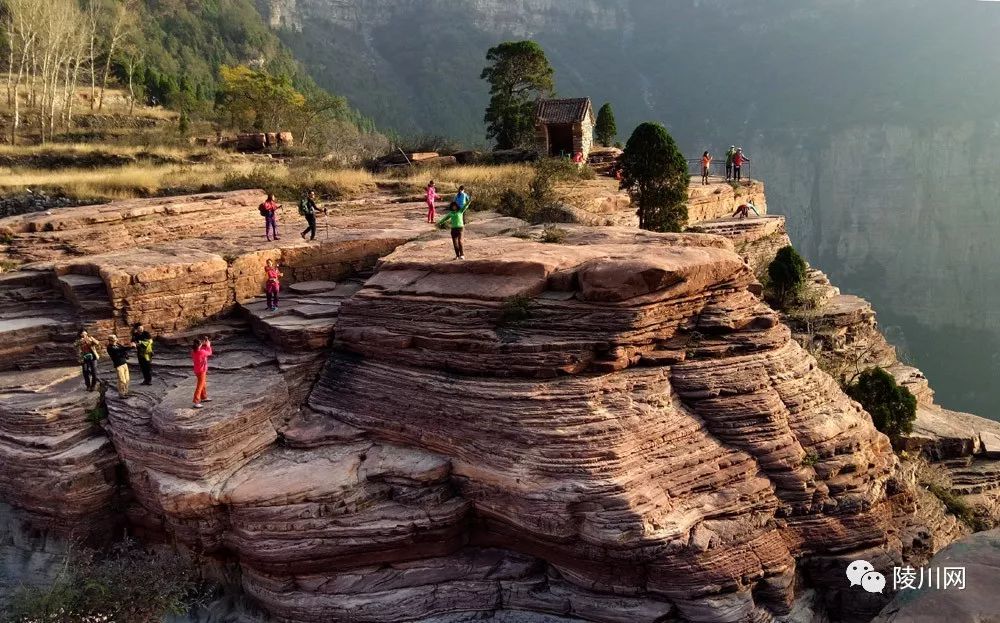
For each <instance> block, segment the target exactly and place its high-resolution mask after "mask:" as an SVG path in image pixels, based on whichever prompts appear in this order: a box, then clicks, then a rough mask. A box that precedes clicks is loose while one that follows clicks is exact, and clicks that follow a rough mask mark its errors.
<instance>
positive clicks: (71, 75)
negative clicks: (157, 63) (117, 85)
mask: <svg viewBox="0 0 1000 623" xmlns="http://www.w3.org/2000/svg"><path fill="white" fill-rule="evenodd" d="M138 8H139V0H84V1H83V2H80V1H78V0H46V1H44V2H39V1H38V0H2V2H0V21H2V26H3V34H4V37H3V42H4V44H5V47H6V52H7V54H6V59H5V60H6V69H7V78H6V82H7V84H6V87H7V94H6V97H7V105H8V106H9V107H10V108H11V110H12V113H13V118H12V122H11V127H10V138H11V140H12V141H13V140H15V139H16V137H17V133H18V131H19V129H20V128H21V126H22V124H23V121H24V120H25V119H26V118H27V117H29V116H32V115H33V116H34V117H35V118H36V119H37V121H38V124H39V127H40V132H41V135H42V139H43V140H45V139H47V138H50V137H51V136H52V135H53V134H54V133H55V132H56V130H57V128H59V127H63V128H68V127H69V125H70V123H71V122H72V120H73V115H74V113H75V105H76V102H77V98H76V97H75V94H76V92H77V88H78V87H79V86H80V84H81V82H84V83H89V87H90V108H91V109H97V110H100V109H101V108H102V107H103V106H104V94H105V91H106V89H107V86H108V79H109V77H110V76H111V73H112V72H111V69H112V59H115V58H120V59H122V61H123V63H124V64H125V65H126V66H128V67H130V68H131V69H130V72H131V70H134V69H135V68H136V67H138V65H139V64H140V63H141V52H140V46H139V45H138V43H137V41H138V37H137V35H138V28H137V24H136V17H137V15H138ZM133 99H134V98H133Z"/></svg>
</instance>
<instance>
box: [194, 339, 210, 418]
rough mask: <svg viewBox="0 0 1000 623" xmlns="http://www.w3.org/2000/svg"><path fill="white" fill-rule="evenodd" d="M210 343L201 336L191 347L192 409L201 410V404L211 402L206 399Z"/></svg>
mask: <svg viewBox="0 0 1000 623" xmlns="http://www.w3.org/2000/svg"><path fill="white" fill-rule="evenodd" d="M212 354H213V353H212V342H211V340H209V339H208V336H203V337H200V338H198V339H196V340H195V341H194V343H193V344H192V345H191V363H192V365H193V367H194V377H195V386H194V402H193V403H192V404H191V408H192V409H201V408H202V404H201V403H203V402H212V399H211V398H209V397H208V358H209V357H211V356H212Z"/></svg>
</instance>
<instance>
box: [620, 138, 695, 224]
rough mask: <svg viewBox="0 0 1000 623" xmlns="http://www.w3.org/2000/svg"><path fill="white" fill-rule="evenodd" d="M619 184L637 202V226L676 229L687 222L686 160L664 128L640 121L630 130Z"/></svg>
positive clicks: (687, 181)
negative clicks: (637, 125)
mask: <svg viewBox="0 0 1000 623" xmlns="http://www.w3.org/2000/svg"><path fill="white" fill-rule="evenodd" d="M621 170H622V182H621V187H622V189H623V190H627V191H628V192H629V194H630V195H631V196H632V200H633V201H634V202H635V203H636V204H637V205H638V210H637V213H638V215H639V227H640V228H642V229H648V230H652V231H673V232H679V231H681V230H683V229H684V227H685V226H686V225H687V205H686V204H685V201H686V200H687V190H688V183H689V182H690V181H691V177H690V175H689V174H688V166H687V160H685V159H684V154H682V153H681V152H680V149H678V148H677V143H675V142H674V139H673V137H672V136H670V133H669V132H667V129H666V128H665V127H663V126H662V125H660V124H659V123H652V122H647V123H643V124H641V125H640V126H639V127H637V128H636V129H635V131H634V132H632V136H631V137H630V138H629V139H628V143H627V144H626V145H625V153H624V154H622V158H621Z"/></svg>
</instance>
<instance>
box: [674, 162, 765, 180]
mask: <svg viewBox="0 0 1000 623" xmlns="http://www.w3.org/2000/svg"><path fill="white" fill-rule="evenodd" d="M687 162H688V172H689V173H691V177H701V158H688V161H687ZM751 164H752V163H751V162H750V161H749V160H747V161H745V162H744V163H743V166H742V167H741V168H740V178H741V181H743V182H749V181H751V180H752V179H753V177H752V175H751V171H750V165H751ZM708 173H709V175H711V176H712V177H721V178H722V179H725V178H726V156H725V155H723V156H722V157H721V158H715V159H713V160H712V164H711V165H709V167H708Z"/></svg>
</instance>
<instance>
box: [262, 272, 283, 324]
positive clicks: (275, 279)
mask: <svg viewBox="0 0 1000 623" xmlns="http://www.w3.org/2000/svg"><path fill="white" fill-rule="evenodd" d="M264 273H265V274H266V275H267V282H266V283H265V284H264V294H265V295H266V296H267V311H271V312H273V311H275V310H277V309H278V292H279V291H280V290H281V278H282V277H283V276H284V275H283V274H282V273H281V271H280V270H278V267H277V266H275V265H274V261H273V260H267V261H266V262H265V263H264Z"/></svg>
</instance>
